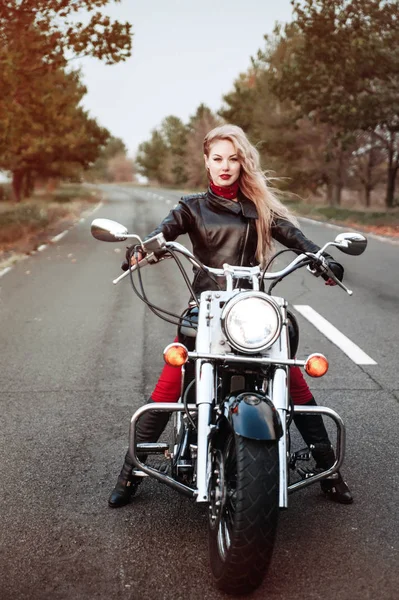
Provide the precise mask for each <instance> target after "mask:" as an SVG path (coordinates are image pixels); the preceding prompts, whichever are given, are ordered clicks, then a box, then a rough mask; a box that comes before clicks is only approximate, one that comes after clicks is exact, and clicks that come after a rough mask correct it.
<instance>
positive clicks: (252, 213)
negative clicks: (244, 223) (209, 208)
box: [207, 188, 258, 219]
mask: <svg viewBox="0 0 399 600" xmlns="http://www.w3.org/2000/svg"><path fill="white" fill-rule="evenodd" d="M207 194H208V199H209V200H210V202H211V204H213V205H214V206H216V207H218V208H221V209H222V210H227V211H229V212H232V213H235V214H237V215H238V214H239V213H242V214H243V216H244V217H246V218H247V219H257V218H258V211H257V210H256V206H255V204H254V203H253V202H252V200H250V199H249V198H247V197H246V196H244V194H243V193H242V192H241V190H239V191H238V200H237V202H234V200H228V199H227V198H222V197H221V196H216V194H214V193H213V192H212V190H211V188H208V192H207Z"/></svg>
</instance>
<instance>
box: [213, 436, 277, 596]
mask: <svg viewBox="0 0 399 600" xmlns="http://www.w3.org/2000/svg"><path fill="white" fill-rule="evenodd" d="M210 495H211V502H210V506H209V549H210V561H211V569H212V573H213V576H214V578H215V580H216V584H217V586H218V587H219V588H220V589H222V590H223V591H225V592H227V593H229V594H237V595H239V594H246V593H249V592H251V591H253V590H255V589H256V588H257V587H258V586H259V585H260V584H261V582H262V580H263V578H264V576H265V575H266V572H267V569H268V566H269V563H270V560H271V557H272V553H273V547H274V539H275V534H276V528H277V519H278V511H279V509H278V445H277V442H275V441H258V440H251V439H248V438H244V437H241V436H239V435H236V434H235V433H234V432H231V433H229V435H228V437H227V438H226V441H225V444H224V448H223V450H222V451H221V450H214V453H213V473H212V479H211V491H210Z"/></svg>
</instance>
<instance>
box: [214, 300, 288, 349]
mask: <svg viewBox="0 0 399 600" xmlns="http://www.w3.org/2000/svg"><path fill="white" fill-rule="evenodd" d="M249 298H260V299H261V300H263V301H264V302H266V303H267V304H270V305H271V306H272V308H273V309H274V311H275V313H276V315H277V328H276V331H275V332H274V334H273V337H272V338H271V339H270V340H269V341H268V342H267V343H266V344H263V345H261V346H259V347H258V348H247V347H246V346H242V345H240V344H237V342H235V341H234V340H233V339H232V338H231V336H230V335H229V329H228V327H227V325H226V320H227V318H228V316H229V313H230V311H231V310H232V309H233V308H234V306H235V305H236V304H238V303H239V302H245V300H247V299H249ZM220 319H221V326H222V331H223V333H224V335H225V336H226V338H227V340H228V342H229V344H230V345H231V346H232V347H233V348H235V349H236V350H239V351H240V352H245V353H246V354H253V353H255V354H256V353H257V352H262V351H263V350H267V348H270V346H273V344H274V342H275V341H276V340H277V338H278V337H279V336H280V333H281V328H282V326H283V319H282V315H281V310H280V307H279V305H278V304H277V302H276V301H275V300H274V299H273V298H272V297H271V296H267V295H266V294H265V293H263V292H259V291H255V290H249V291H248V292H240V293H239V294H237V295H236V296H233V298H231V299H230V300H229V301H228V302H226V304H225V305H224V307H223V310H222V312H221V315H220Z"/></svg>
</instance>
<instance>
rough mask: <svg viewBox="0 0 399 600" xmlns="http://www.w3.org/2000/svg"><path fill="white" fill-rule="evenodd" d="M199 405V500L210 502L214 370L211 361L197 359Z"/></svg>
mask: <svg viewBox="0 0 399 600" xmlns="http://www.w3.org/2000/svg"><path fill="white" fill-rule="evenodd" d="M196 380H197V388H196V393H197V407H198V421H197V427H198V439H197V498H196V500H197V502H208V492H209V481H210V476H211V473H210V469H211V460H210V451H209V434H210V431H211V428H210V424H211V414H212V404H213V401H214V397H213V394H214V391H215V388H214V370H213V365H212V364H211V363H209V362H203V361H201V360H199V361H197V364H196Z"/></svg>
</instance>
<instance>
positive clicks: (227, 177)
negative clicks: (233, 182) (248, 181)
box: [220, 175, 231, 180]
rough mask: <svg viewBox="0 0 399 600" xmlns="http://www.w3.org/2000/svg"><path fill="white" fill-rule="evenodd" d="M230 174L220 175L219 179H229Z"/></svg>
mask: <svg viewBox="0 0 399 600" xmlns="http://www.w3.org/2000/svg"><path fill="white" fill-rule="evenodd" d="M230 177H231V175H220V179H225V180H226V179H230Z"/></svg>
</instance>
